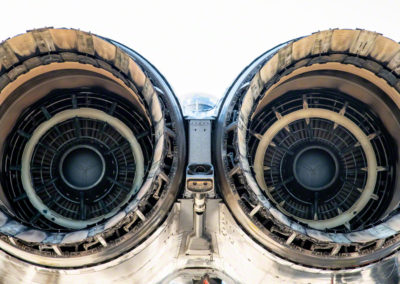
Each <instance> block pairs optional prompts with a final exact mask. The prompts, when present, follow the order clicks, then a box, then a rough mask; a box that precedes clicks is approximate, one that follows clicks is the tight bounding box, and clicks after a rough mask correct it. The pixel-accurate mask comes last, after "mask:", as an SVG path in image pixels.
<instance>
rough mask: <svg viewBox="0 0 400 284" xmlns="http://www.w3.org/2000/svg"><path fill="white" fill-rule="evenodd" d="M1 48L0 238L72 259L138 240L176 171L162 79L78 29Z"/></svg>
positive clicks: (37, 259)
mask: <svg viewBox="0 0 400 284" xmlns="http://www.w3.org/2000/svg"><path fill="white" fill-rule="evenodd" d="M0 53H1V61H0V63H1V69H0V89H1V96H0V97H1V99H0V125H1V126H0V129H1V130H0V136H1V141H2V144H1V145H0V153H1V175H2V178H1V181H2V182H1V191H0V193H1V195H0V199H1V212H0V219H1V222H0V236H1V237H0V248H1V249H2V250H4V251H6V252H8V253H9V254H11V255H13V256H16V257H18V258H20V259H22V260H24V261H28V262H30V263H34V264H38V265H42V266H48V267H57V268H72V267H74V268H77V267H84V266H85V267H86V266H90V265H94V264H97V263H101V262H105V261H108V260H110V259H113V258H116V257H118V256H119V255H121V254H123V253H124V252H126V251H128V250H131V249H132V248H134V247H135V246H137V245H138V244H140V243H141V242H142V241H143V240H144V239H146V238H147V237H148V236H149V234H150V233H151V232H153V231H154V230H155V229H156V228H157V227H158V226H159V224H160V222H161V221H163V220H164V219H165V218H166V216H167V213H168V212H169V210H170V208H171V206H172V204H173V202H174V200H175V198H176V195H177V192H178V190H179V188H180V187H179V184H180V180H181V179H182V178H183V167H184V160H185V151H186V150H185V144H184V143H185V133H184V129H183V123H182V114H181V110H180V108H179V106H178V103H177V100H176V98H175V96H174V94H173V92H172V90H171V88H170V86H169V85H168V83H167V82H166V80H165V79H164V78H163V77H162V75H161V74H160V73H159V72H158V71H157V70H156V69H155V68H154V67H153V66H152V65H151V64H150V63H149V62H147V61H146V60H145V59H144V58H143V57H141V56H140V55H139V54H137V53H136V52H134V51H133V50H131V49H128V48H127V47H125V46H123V45H121V44H119V43H117V42H114V41H112V40H109V39H105V38H102V37H99V36H96V35H93V34H90V33H86V32H82V31H78V30H69V29H52V28H48V29H47V28H46V29H40V30H33V31H29V32H27V33H26V34H22V35H19V36H16V37H14V38H11V39H9V40H7V41H5V42H3V43H2V44H1V45H0Z"/></svg>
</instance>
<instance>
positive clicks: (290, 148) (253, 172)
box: [0, 29, 400, 269]
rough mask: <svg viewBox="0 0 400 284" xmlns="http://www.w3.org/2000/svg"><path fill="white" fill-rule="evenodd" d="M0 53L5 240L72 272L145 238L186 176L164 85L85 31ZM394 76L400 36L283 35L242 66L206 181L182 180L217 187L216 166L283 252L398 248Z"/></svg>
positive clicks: (26, 255) (324, 262)
mask: <svg viewBox="0 0 400 284" xmlns="http://www.w3.org/2000/svg"><path fill="white" fill-rule="evenodd" d="M0 55H1V56H0V63H1V69H0V90H1V95H0V137H1V141H2V143H1V144H0V157H1V163H0V167H1V188H0V200H1V212H0V220H1V221H0V234H1V237H0V248H1V249H2V250H4V251H6V252H7V253H9V254H11V255H13V256H18V258H20V259H22V260H23V261H29V262H32V263H35V264H39V265H44V266H50V267H57V268H60V267H64V268H65V267H68V268H76V267H83V266H88V265H95V264H98V263H104V262H107V261H109V260H110V259H113V258H115V257H118V256H119V255H122V254H123V253H124V252H127V251H129V250H131V249H133V248H134V247H136V246H138V245H139V244H140V243H141V242H142V241H143V240H145V239H146V238H148V237H149V236H150V235H151V233H152V232H153V231H154V230H156V228H158V227H159V226H160V224H161V223H162V222H163V221H164V220H165V218H166V216H167V215H168V212H169V211H170V209H171V207H172V205H173V203H174V202H175V201H176V200H177V198H179V197H181V196H182V194H183V185H184V184H185V182H182V181H184V180H185V169H186V163H187V161H186V157H187V154H186V152H187V147H186V135H185V130H187V129H185V127H186V126H185V123H184V118H183V115H182V112H181V109H180V107H179V103H178V101H177V99H176V97H175V95H174V93H173V91H172V89H171V87H170V86H169V84H168V82H167V81H166V80H165V78H164V77H163V76H162V75H161V74H160V73H159V72H158V71H157V70H156V69H155V68H154V67H153V66H152V65H151V64H150V63H149V62H147V61H146V60H145V59H144V58H143V57H142V56H140V55H139V54H137V53H136V52H134V51H133V50H131V49H129V48H127V47H125V46H123V45H121V44H119V43H117V42H114V41H112V40H110V39H106V38H102V37H99V36H96V35H94V34H90V33H85V32H82V31H78V30H69V29H40V30H33V31H30V32H28V33H26V34H22V35H19V36H16V37H14V38H11V39H9V40H7V41H5V42H3V43H2V44H1V45H0ZM399 76H400V45H399V44H398V43H396V42H394V41H392V40H390V39H387V38H385V37H383V36H381V35H379V34H377V33H374V32H369V31H364V30H328V31H322V32H318V33H315V34H312V35H310V36H307V37H303V38H299V39H296V40H293V41H290V42H287V43H285V44H282V45H280V46H278V47H276V48H274V49H272V50H270V51H268V52H266V53H264V54H263V55H261V56H260V57H259V58H257V59H256V60H255V61H254V62H252V63H251V64H250V65H249V66H248V67H246V68H245V70H244V71H243V72H242V73H241V74H240V75H239V77H238V78H237V79H236V80H235V81H234V83H233V84H232V86H231V87H230V88H229V89H228V91H227V93H226V95H225V97H224V98H223V101H222V103H221V105H220V106H219V109H218V115H217V116H216V117H214V118H212V120H213V125H212V143H211V148H210V149H207V150H210V153H212V154H213V159H212V164H207V165H206V166H208V167H210V169H212V171H213V175H212V176H213V177H212V179H210V178H209V177H208V176H207V178H204V177H203V176H204V175H205V174H203V173H204V172H205V171H202V172H201V173H202V175H201V177H202V179H201V180H199V176H200V175H198V173H197V172H196V171H195V170H193V171H192V172H193V173H196V175H195V177H196V178H197V179H195V178H191V176H190V175H191V173H189V172H190V171H189V172H187V173H186V180H187V181H188V183H190V186H191V188H192V189H193V190H192V191H193V192H194V191H195V190H205V189H204V188H206V189H207V190H209V189H213V186H214V179H213V178H214V176H215V178H216V179H215V188H216V192H217V195H218V196H220V197H222V198H223V200H224V202H225V203H226V204H227V206H228V207H229V209H230V210H231V212H232V214H233V216H234V217H235V219H236V221H237V222H238V223H239V224H240V225H241V226H242V228H243V229H244V230H245V232H246V233H247V234H249V235H250V236H251V237H252V238H253V239H255V240H256V241H258V243H260V244H261V245H262V246H263V247H264V249H266V250H269V251H273V252H274V253H275V254H277V255H278V256H279V257H281V258H283V259H287V260H289V261H291V262H295V263H299V264H303V265H308V266H312V267H320V268H321V267H322V268H333V269H338V268H347V267H354V266H362V265H365V264H368V263H371V262H374V261H376V260H379V259H382V258H384V257H386V256H388V255H389V254H391V253H393V252H395V251H397V250H398V248H399V246H400V239H399V238H400V236H399V233H398V232H399V230H400V222H399V220H400V219H399V218H400V215H398V205H399V201H400V191H399V190H398V187H399V186H398V183H399V178H398V174H397V170H398V165H397V164H398V160H399V159H398V157H399V149H398V148H399V145H400V143H399V142H400V131H399V130H400V121H399V119H400V108H399V106H400V94H399V92H400V83H399ZM194 150H195V151H201V149H194ZM191 151H193V149H191ZM190 166H192V167H194V166H196V165H190Z"/></svg>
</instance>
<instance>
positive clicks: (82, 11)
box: [0, 0, 400, 98]
mask: <svg viewBox="0 0 400 284" xmlns="http://www.w3.org/2000/svg"><path fill="white" fill-rule="evenodd" d="M1 11H2V12H1V16H0V26H1V29H0V39H7V38H9V37H12V36H14V35H17V34H20V33H23V32H25V31H26V30H29V29H33V28H41V27H46V26H47V27H49V26H53V27H70V28H77V29H81V30H85V31H91V32H93V33H96V34H99V35H102V36H105V37H109V38H112V39H114V40H117V41H119V42H121V43H123V44H125V45H127V46H129V47H131V48H133V49H134V50H136V51H137V52H139V53H141V54H142V55H143V56H144V57H146V58H147V59H148V60H149V61H150V62H152V63H153V64H154V65H155V66H156V67H157V68H158V69H159V70H160V71H161V73H163V75H164V76H165V77H166V78H167V80H168V81H169V82H170V84H171V85H172V87H173V89H174V91H175V93H176V94H177V95H178V96H179V97H180V98H182V97H184V96H186V95H187V94H193V93H200V94H209V95H212V96H215V97H221V96H222V95H223V94H224V92H225V90H226V89H227V88H228V87H229V85H230V84H231V83H232V81H233V80H234V79H235V77H236V76H237V75H238V74H239V73H240V71H241V70H242V69H243V68H244V67H245V66H246V65H248V64H249V63H250V62H251V61H252V60H253V59H254V58H256V57H257V56H258V55H260V54H261V53H263V52H264V51H266V50H268V49H270V48H272V47H273V46H275V45H277V44H279V43H282V42H285V41H287V40H290V39H293V38H296V37H299V36H303V35H307V34H310V33H312V32H315V31H318V30H325V29H329V28H362V29H369V30H372V31H377V32H379V33H382V34H383V35H385V36H387V37H390V38H392V39H394V40H396V41H399V40H400V16H399V15H400V14H399V13H400V1H399V0H393V1H385V0H382V1H369V0H358V1H352V0H344V1H343V0H335V1H333V0H332V1H323V0H319V1H318V0H302V1H300V0H298V1H284V0H281V1H279V0H275V1H250V0H247V1H234V0H231V1H219V0H214V1H212V0H203V1H171V0H163V1H150V0H143V1H117V0H110V1H100V0H98V1H86V0H80V1H76V0H64V1H56V0H53V1H44V0H36V1H33V0H31V1H3V3H2V5H1Z"/></svg>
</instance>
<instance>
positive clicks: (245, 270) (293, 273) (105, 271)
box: [0, 200, 400, 284]
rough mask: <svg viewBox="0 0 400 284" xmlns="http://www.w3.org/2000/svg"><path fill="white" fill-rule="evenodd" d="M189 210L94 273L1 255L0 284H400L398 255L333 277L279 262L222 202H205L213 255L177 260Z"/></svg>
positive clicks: (176, 211)
mask: <svg viewBox="0 0 400 284" xmlns="http://www.w3.org/2000/svg"><path fill="white" fill-rule="evenodd" d="M192 204H193V203H192V201H191V200H182V201H180V202H177V203H175V205H174V207H173V209H172V211H171V213H170V215H169V217H168V219H167V220H166V221H165V222H164V223H163V224H162V225H161V226H160V227H159V228H158V229H157V230H156V231H155V232H154V234H153V235H152V236H151V237H150V238H149V239H147V240H146V241H145V242H143V243H142V244H141V245H140V246H138V247H137V248H135V249H134V250H132V251H130V252H128V253H127V254H125V255H123V256H121V257H119V258H117V259H114V260H113V261H111V262H109V263H106V264H102V265H97V266H95V267H90V268H81V269H73V270H65V269H58V270H55V269H48V268H44V267H38V266H35V265H31V264H28V263H26V262H22V261H20V260H18V259H16V258H13V257H11V256H9V255H7V254H5V253H4V252H1V253H0V260H1V262H0V263H1V267H0V275H1V278H0V279H1V281H2V283H60V284H61V283H74V282H76V283H94V282H96V283H190V282H179V281H178V280H179V279H180V277H181V276H180V275H182V274H187V275H191V276H192V277H193V278H195V277H196V275H197V277H198V276H202V275H204V274H205V273H207V272H209V273H210V272H211V273H214V274H216V275H217V276H218V277H220V278H221V279H223V280H224V281H225V283H327V284H328V283H330V284H332V283H398V282H399V280H400V278H399V256H398V255H393V256H390V257H387V258H385V259H384V260H382V261H380V262H377V263H374V264H371V265H368V266H365V267H362V268H355V269H347V270H335V271H329V270H325V269H315V268H308V267H304V266H300V265H295V264H293V263H291V262H289V261H285V260H282V259H281V258H279V257H278V256H276V255H275V254H273V253H271V252H268V251H266V250H265V249H263V247H262V246H260V245H259V244H257V243H256V242H254V241H253V240H252V239H251V238H250V237H249V236H248V235H247V234H246V233H245V232H244V231H243V230H242V229H241V228H240V227H239V226H238V225H237V223H236V222H235V221H234V219H233V217H232V215H231V214H230V213H229V210H228V209H227V208H226V206H225V205H224V204H223V203H222V202H221V200H209V201H208V204H207V205H208V206H207V212H206V214H207V216H209V218H207V221H206V227H205V228H206V231H208V232H209V233H210V235H211V236H212V242H213V243H214V246H215V247H216V248H218V249H216V250H215V251H214V252H213V253H212V255H207V256H195V257H194V256H187V255H185V254H180V247H181V245H182V240H183V236H184V235H185V234H186V233H188V232H190V231H191V229H192V228H191V221H190V219H191V218H190V215H191V214H190V212H192ZM193 267H196V269H193ZM203 273H204V274H203ZM211 273H210V274H211ZM181 278H182V277H181ZM193 278H192V279H193ZM174 279H177V280H176V281H177V282H174ZM186 279H187V281H188V276H187V277H186Z"/></svg>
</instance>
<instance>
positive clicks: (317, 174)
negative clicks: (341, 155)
mask: <svg viewBox="0 0 400 284" xmlns="http://www.w3.org/2000/svg"><path fill="white" fill-rule="evenodd" d="M293 172H294V176H295V178H296V180H297V181H298V183H300V184H301V185H302V186H303V187H305V188H306V189H309V190H312V191H319V190H323V189H326V188H327V187H329V186H330V185H332V183H333V182H334V181H335V179H336V177H337V175H338V163H337V160H336V158H335V157H334V156H333V154H332V153H331V152H330V151H328V150H327V149H324V148H319V147H308V148H305V149H303V150H302V151H300V152H299V153H298V154H297V156H296V158H295V161H294V165H293Z"/></svg>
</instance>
